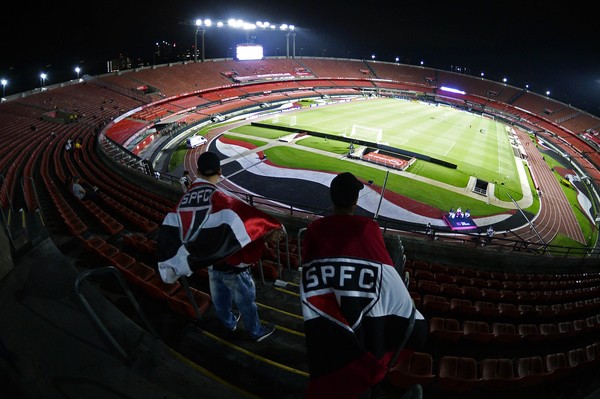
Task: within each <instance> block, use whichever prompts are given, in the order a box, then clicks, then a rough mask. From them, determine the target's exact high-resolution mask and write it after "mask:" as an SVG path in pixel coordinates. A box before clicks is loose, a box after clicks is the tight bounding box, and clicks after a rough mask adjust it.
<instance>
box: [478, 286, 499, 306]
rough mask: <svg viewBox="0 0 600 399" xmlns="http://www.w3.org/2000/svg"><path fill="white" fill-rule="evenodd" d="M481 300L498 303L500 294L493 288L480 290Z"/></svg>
mask: <svg viewBox="0 0 600 399" xmlns="http://www.w3.org/2000/svg"><path fill="white" fill-rule="evenodd" d="M481 298H482V299H483V300H484V301H489V302H494V303H498V302H499V301H500V293H499V292H498V290H497V289H495V288H482V289H481Z"/></svg>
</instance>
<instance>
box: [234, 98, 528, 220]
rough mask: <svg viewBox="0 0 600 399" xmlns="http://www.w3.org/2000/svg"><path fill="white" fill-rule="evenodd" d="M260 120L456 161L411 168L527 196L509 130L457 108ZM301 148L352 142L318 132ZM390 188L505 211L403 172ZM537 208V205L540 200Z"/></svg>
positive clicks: (341, 150) (282, 159)
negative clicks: (490, 184) (473, 180)
mask: <svg viewBox="0 0 600 399" xmlns="http://www.w3.org/2000/svg"><path fill="white" fill-rule="evenodd" d="M261 123H266V124H272V125H274V126H280V127H289V126H292V127H295V128H297V129H305V130H310V131H319V132H322V133H327V134H331V135H336V136H340V137H346V138H354V139H356V140H364V141H370V142H377V141H379V142H381V143H385V144H387V145H390V146H393V147H397V148H401V149H403V150H407V151H412V152H417V153H421V154H424V155H427V156H430V157H434V158H437V159H440V160H443V161H446V162H450V163H453V164H456V165H457V168H456V169H452V168H448V167H445V166H441V165H438V164H434V163H431V162H426V161H421V160H418V161H417V162H415V163H414V164H413V165H412V166H411V167H410V168H409V169H407V172H409V173H411V174H414V175H417V176H420V177H424V178H427V179H432V180H435V181H438V182H441V183H445V184H448V185H451V186H453V187H457V188H464V187H466V185H467V183H468V181H469V177H470V176H473V177H476V178H478V179H481V180H485V181H488V182H494V183H496V189H495V192H494V194H495V196H496V197H497V198H498V199H500V200H502V201H510V197H509V195H508V194H510V196H512V198H514V199H515V200H517V201H518V200H520V199H521V198H523V192H522V189H521V183H520V180H519V175H518V170H517V166H516V162H522V161H521V160H518V159H516V158H515V155H514V152H513V149H512V146H511V142H510V135H509V131H508V129H507V127H506V126H505V125H504V124H502V123H499V122H497V121H494V120H491V119H488V118H483V117H480V116H477V115H474V114H470V113H467V112H463V111H459V110H456V109H454V108H450V107H447V106H435V105H429V104H424V103H421V102H415V101H405V100H396V99H374V100H368V101H351V102H346V103H341V104H336V105H331V106H323V107H311V108H305V109H303V110H301V111H296V112H292V113H280V114H276V115H274V116H272V117H269V118H267V119H264V120H262V121H261ZM231 131H232V132H235V133H242V134H244V135H248V136H253V137H254V138H256V137H261V138H265V139H277V138H278V137H280V136H282V132H281V131H280V130H276V129H266V128H260V127H255V126H242V127H238V128H235V129H232V130H231ZM238 138H239V137H238ZM248 139H250V138H248ZM302 146H304V147H310V148H316V149H319V150H323V151H327V152H329V153H332V154H337V155H343V154H345V153H347V152H348V144H347V143H346V142H343V141H336V140H325V139H323V138H319V137H307V138H306V139H303V140H299V141H297V146H296V147H302ZM267 154H268V157H269V159H270V160H271V161H273V162H275V163H277V164H280V165H282V166H287V167H298V168H301V167H306V166H307V165H319V169H320V170H329V171H340V170H343V169H344V168H345V169H348V163H347V162H343V161H338V160H337V159H326V158H327V157H324V156H318V155H317V154H313V153H308V152H306V153H301V152H300V150H299V149H293V148H290V147H285V148H284V147H273V148H269V149H268V150H267ZM340 168H341V169H340ZM353 172H354V173H356V174H357V175H359V176H361V177H363V178H365V179H368V180H373V181H374V182H375V183H376V184H382V183H383V180H384V177H385V172H384V171H382V170H380V169H376V168H370V167H368V166H363V165H362V164H357V165H356V166H355V167H353ZM525 177H527V176H525ZM387 189H391V190H393V191H397V192H399V193H401V194H403V195H407V196H409V197H411V198H413V199H416V200H419V201H421V202H424V203H426V204H429V205H431V206H434V207H437V208H439V209H446V208H447V207H448V206H447V204H449V203H451V204H456V203H460V204H465V205H463V207H469V208H470V209H471V210H472V212H478V213H477V214H478V215H491V214H495V213H500V212H503V211H505V210H506V209H502V208H498V207H496V206H491V205H489V204H487V203H486V202H485V201H480V200H476V199H473V198H469V197H467V196H464V195H460V194H456V193H455V192H450V191H448V190H444V189H442V188H439V187H435V186H432V185H431V184H427V183H424V182H421V181H417V180H415V179H410V178H408V177H403V176H396V175H394V176H393V177H392V178H390V179H389V181H388V185H387ZM482 199H483V197H482ZM533 207H534V208H536V209H537V203H536V204H534V205H533Z"/></svg>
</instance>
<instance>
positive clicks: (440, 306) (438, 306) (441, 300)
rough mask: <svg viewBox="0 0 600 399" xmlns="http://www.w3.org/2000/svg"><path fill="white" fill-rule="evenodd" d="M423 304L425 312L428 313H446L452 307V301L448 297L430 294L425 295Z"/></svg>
mask: <svg viewBox="0 0 600 399" xmlns="http://www.w3.org/2000/svg"><path fill="white" fill-rule="evenodd" d="M421 306H422V308H423V312H425V313H426V314H428V315H432V314H434V315H435V314H444V313H446V312H448V309H450V302H448V299H446V297H443V296H439V295H430V294H428V295H425V296H423V301H422V303H421Z"/></svg>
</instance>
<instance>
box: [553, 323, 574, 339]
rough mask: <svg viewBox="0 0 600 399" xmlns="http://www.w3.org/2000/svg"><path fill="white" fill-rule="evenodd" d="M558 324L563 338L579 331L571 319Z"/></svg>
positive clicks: (572, 335)
mask: <svg viewBox="0 0 600 399" xmlns="http://www.w3.org/2000/svg"><path fill="white" fill-rule="evenodd" d="M557 326H558V333H559V335H560V337H559V338H561V339H562V338H570V337H574V336H575V335H576V334H577V331H575V328H574V327H573V323H572V322H570V321H561V322H559V323H558V325H557Z"/></svg>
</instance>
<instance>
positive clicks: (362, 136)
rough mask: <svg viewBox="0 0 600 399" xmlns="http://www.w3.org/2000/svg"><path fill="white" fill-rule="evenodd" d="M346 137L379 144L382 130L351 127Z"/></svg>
mask: <svg viewBox="0 0 600 399" xmlns="http://www.w3.org/2000/svg"><path fill="white" fill-rule="evenodd" d="M346 137H350V138H355V139H357V140H362V141H371V142H373V141H375V142H376V143H381V139H382V138H383V129H381V128H377V127H370V126H362V125H352V129H351V130H350V135H349V136H346Z"/></svg>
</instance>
